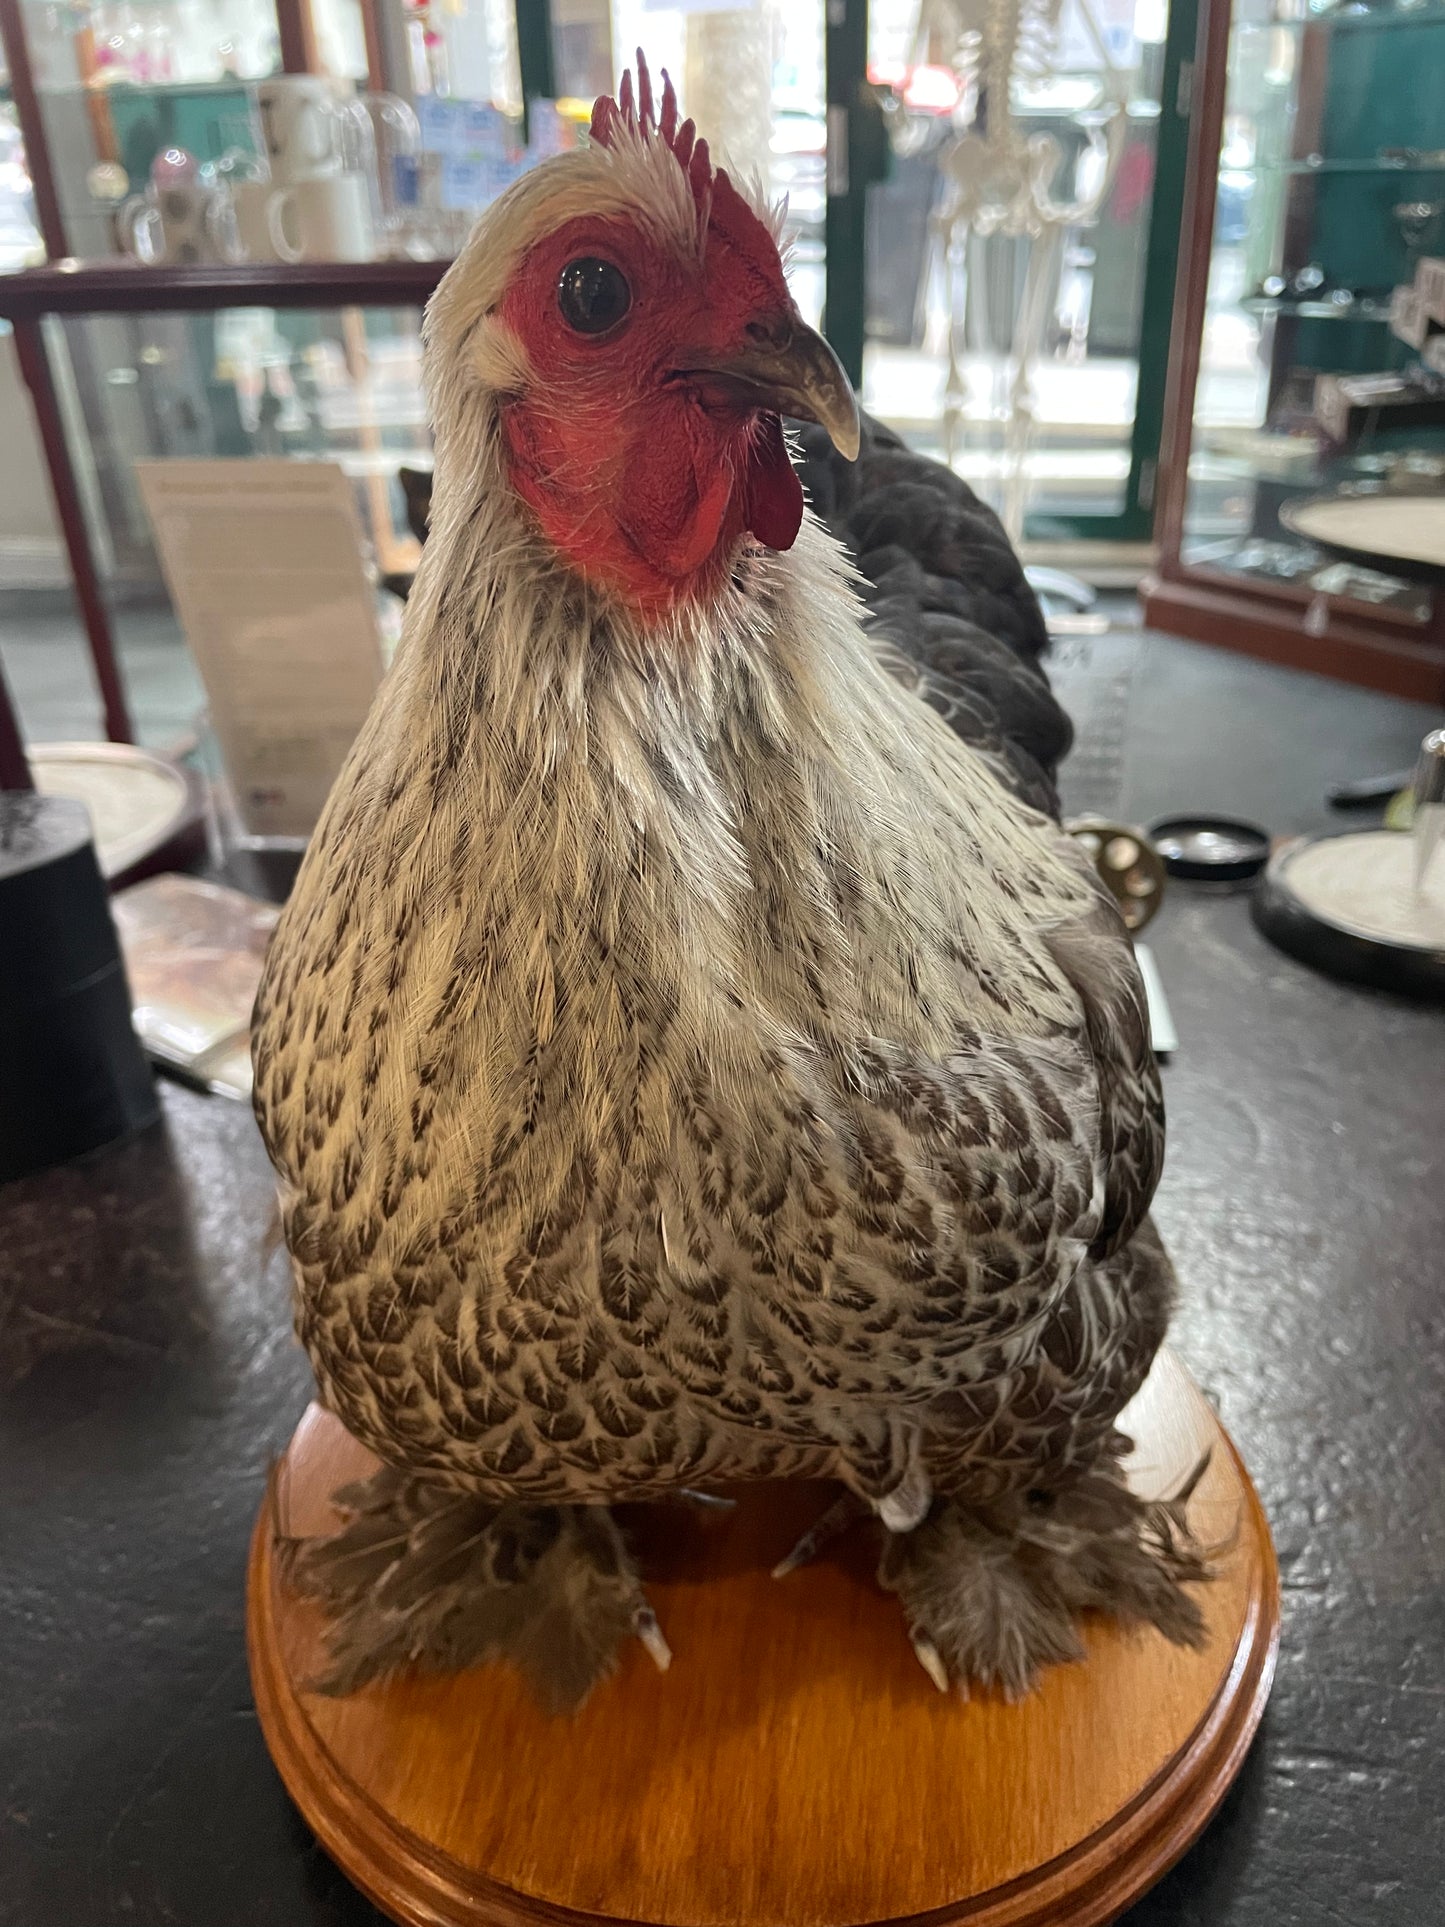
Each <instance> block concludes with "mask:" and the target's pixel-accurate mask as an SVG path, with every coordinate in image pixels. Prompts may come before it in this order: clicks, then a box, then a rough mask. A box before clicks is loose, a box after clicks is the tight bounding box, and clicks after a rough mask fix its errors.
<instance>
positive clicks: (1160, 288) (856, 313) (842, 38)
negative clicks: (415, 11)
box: [515, 0, 1200, 542]
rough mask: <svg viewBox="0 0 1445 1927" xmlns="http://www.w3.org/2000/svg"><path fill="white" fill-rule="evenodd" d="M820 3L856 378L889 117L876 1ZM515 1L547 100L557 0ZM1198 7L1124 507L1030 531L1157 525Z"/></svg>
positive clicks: (1179, 102)
mask: <svg viewBox="0 0 1445 1927" xmlns="http://www.w3.org/2000/svg"><path fill="white" fill-rule="evenodd" d="M822 4H823V6H824V8H825V25H824V34H825V39H824V58H825V67H826V84H825V91H826V99H827V115H828V129H827V139H828V201H827V211H826V216H825V225H824V240H825V247H826V262H825V270H824V272H825V297H824V302H825V305H824V326H825V328H826V330H827V334H828V339H829V340H830V341H831V342H832V344H833V346H834V348H835V349H836V350H837V352H838V355H839V358H840V359H841V361H842V363H843V366H844V367H845V368H846V369H847V371H848V373H849V375H850V376H851V378H852V380H853V382H854V384H855V386H856V385H859V384H861V382H862V378H863V343H864V334H865V318H866V313H867V304H866V285H865V276H866V272H867V249H866V219H867V207H868V183H869V181H870V180H873V179H877V178H878V177H879V171H880V169H879V146H878V143H879V136H880V121H879V116H878V110H877V107H876V105H874V103H873V102H872V99H871V96H870V95H869V92H868V0H822ZM515 5H516V17H517V54H518V60H519V63H520V66H521V75H522V96H523V99H524V100H529V101H530V100H537V99H550V98H551V97H552V96H553V94H554V93H555V91H556V84H555V79H554V75H555V65H554V61H553V54H552V9H551V4H550V0H515ZM1199 5H1200V0H1171V4H1170V8H1169V26H1168V31H1167V34H1166V37H1165V43H1164V70H1163V77H1162V79H1161V81H1160V110H1159V134H1158V140H1157V142H1156V145H1155V158H1154V188H1153V193H1152V196H1151V198H1150V204H1149V241H1148V246H1147V249H1146V251H1145V257H1144V288H1143V295H1142V299H1141V311H1140V319H1139V386H1138V394H1137V399H1136V401H1135V411H1134V433H1133V437H1132V440H1131V444H1130V456H1129V479H1128V484H1127V488H1126V493H1125V501H1124V507H1123V509H1122V510H1119V511H1117V512H1115V513H1112V514H1103V515H1070V516H1040V517H1035V518H1031V520H1030V523H1029V534H1030V535H1031V536H1037V537H1039V538H1042V539H1048V538H1050V537H1052V538H1055V539H1059V538H1069V539H1077V538H1080V537H1086V538H1092V539H1095V540H1098V541H1112V542H1143V541H1147V540H1148V539H1149V537H1150V535H1151V534H1152V532H1153V527H1154V495H1155V480H1156V475H1157V470H1158V461H1159V443H1160V438H1161V436H1162V434H1163V430H1164V399H1165V382H1166V378H1167V371H1168V359H1169V321H1170V315H1171V313H1172V310H1173V305H1174V278H1175V273H1176V271H1177V269H1178V265H1179V233H1180V224H1181V220H1182V216H1183V209H1184V170H1185V158H1186V154H1187V149H1188V133H1189V108H1190V101H1191V97H1192V95H1193V92H1194V86H1193V80H1194V46H1195V33H1196V29H1197V26H1198V19H1199Z"/></svg>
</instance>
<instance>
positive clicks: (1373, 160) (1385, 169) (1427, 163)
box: [1240, 48, 1445, 180]
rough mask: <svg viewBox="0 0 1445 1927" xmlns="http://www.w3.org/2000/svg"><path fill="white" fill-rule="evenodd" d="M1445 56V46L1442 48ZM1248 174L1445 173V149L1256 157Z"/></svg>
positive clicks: (1316, 176) (1247, 169)
mask: <svg viewBox="0 0 1445 1927" xmlns="http://www.w3.org/2000/svg"><path fill="white" fill-rule="evenodd" d="M1441 52H1442V57H1445V48H1442V50H1441ZM1240 171H1242V172H1244V173H1246V174H1304V175H1308V176H1309V177H1310V178H1311V179H1312V180H1313V179H1317V178H1320V177H1322V176H1328V175H1335V174H1445V153H1435V152H1431V153H1428V154H1421V155H1420V156H1419V158H1418V159H1415V160H1407V159H1404V158H1400V159H1396V158H1395V157H1394V156H1393V155H1389V156H1386V155H1383V154H1359V155H1354V154H1347V155H1343V156H1341V157H1340V158H1339V159H1332V158H1331V157H1330V156H1328V155H1324V154H1306V155H1304V156H1303V157H1302V158H1300V159H1297V160H1282V161H1256V162H1255V164H1254V166H1253V167H1252V168H1244V169H1243V170H1240Z"/></svg>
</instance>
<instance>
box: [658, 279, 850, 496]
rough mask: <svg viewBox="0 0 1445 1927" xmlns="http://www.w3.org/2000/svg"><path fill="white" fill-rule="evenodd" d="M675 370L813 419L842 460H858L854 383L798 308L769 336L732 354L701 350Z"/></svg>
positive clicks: (750, 400) (743, 397)
mask: <svg viewBox="0 0 1445 1927" xmlns="http://www.w3.org/2000/svg"><path fill="white" fill-rule="evenodd" d="M679 372H683V373H696V374H698V375H705V376H707V377H708V378H709V379H710V380H712V381H714V382H721V383H723V384H725V385H726V386H728V387H730V388H731V389H733V390H734V391H735V392H736V393H737V395H738V397H739V399H740V400H741V401H743V402H745V403H751V404H752V405H753V406H755V407H763V408H771V409H773V410H775V411H776V412H777V413H778V414H780V415H791V416H793V417H795V418H797V419H800V420H802V421H809V422H817V424H818V425H819V427H820V428H824V429H826V430H827V432H828V439H829V440H830V441H831V442H832V444H833V446H834V448H836V449H837V451H838V453H839V454H840V455H841V456H842V457H843V458H844V460H845V461H849V462H856V461H857V459H858V451H859V448H860V446H861V444H862V424H861V421H860V419H859V414H858V398H857V396H856V395H855V394H854V393H853V384H852V383H851V382H850V381H849V379H848V375H847V371H846V370H845V369H844V367H843V364H842V362H841V361H839V359H838V357H837V355H836V354H834V352H833V350H832V349H831V348H830V347H829V346H828V343H827V342H826V341H825V340H824V339H823V337H822V335H820V334H819V333H818V331H817V330H816V329H815V328H810V327H809V326H808V325H807V323H806V322H805V321H803V320H802V319H801V318H800V317H799V315H798V312H797V310H796V308H794V309H792V310H791V312H790V313H788V314H786V315H784V316H782V317H780V318H779V319H778V321H777V323H776V324H775V327H774V330H773V338H772V339H766V338H765V339H763V340H761V341H756V342H750V343H749V344H748V345H747V346H745V347H743V348H740V349H739V350H737V351H736V352H733V353H725V354H717V353H715V352H709V353H707V354H699V355H697V356H696V357H691V358H689V359H688V360H687V361H686V362H685V363H684V364H683V367H682V369H681V370H680V371H679Z"/></svg>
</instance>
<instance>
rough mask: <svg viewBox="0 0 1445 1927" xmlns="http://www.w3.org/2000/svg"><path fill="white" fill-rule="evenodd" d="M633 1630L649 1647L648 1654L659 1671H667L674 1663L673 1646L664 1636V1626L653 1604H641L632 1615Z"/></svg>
mask: <svg viewBox="0 0 1445 1927" xmlns="http://www.w3.org/2000/svg"><path fill="white" fill-rule="evenodd" d="M632 1630H633V1632H635V1633H636V1634H637V1637H638V1638H639V1639H640V1640H641V1641H642V1643H643V1645H644V1646H645V1647H646V1648H647V1651H648V1655H649V1657H650V1658H651V1660H652V1663H653V1665H654V1666H655V1667H656V1668H657V1670H658V1672H659V1673H665V1672H666V1671H667V1669H668V1667H669V1666H671V1664H672V1648H671V1647H670V1646H669V1645H668V1643H667V1641H666V1640H665V1639H664V1638H663V1636H662V1628H661V1626H659V1625H658V1623H657V1614H656V1613H655V1612H654V1611H653V1610H652V1608H651V1606H639V1607H638V1608H637V1611H636V1612H635V1613H634V1614H633V1616H632Z"/></svg>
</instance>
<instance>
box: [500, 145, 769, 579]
mask: <svg viewBox="0 0 1445 1927" xmlns="http://www.w3.org/2000/svg"><path fill="white" fill-rule="evenodd" d="M586 256H597V257H600V258H602V259H604V260H608V261H611V262H612V263H613V264H614V265H615V266H616V267H618V268H619V269H620V270H621V271H622V273H623V275H624V276H625V277H626V279H627V282H628V285H629V287H630V288H631V290H632V306H631V308H630V309H629V310H628V312H627V314H626V316H625V317H624V318H623V320H622V321H620V322H619V323H618V324H617V325H616V326H615V327H614V328H612V329H611V330H609V331H608V332H607V333H606V334H602V335H583V334H577V333H576V332H574V330H573V329H571V328H570V327H569V326H568V325H567V323H566V322H565V321H564V320H563V318H562V315H561V311H560V309H559V307H558V302H557V283H558V278H559V276H560V275H561V272H562V269H563V268H564V267H565V266H566V265H567V263H568V262H569V261H575V260H577V259H579V258H582V257H586ZM794 313H795V310H794V308H793V303H792V299H791V297H790V295H789V293H788V289H787V284H786V282H785V281H784V278H783V269H782V263H781V261H780V260H779V258H778V250H777V247H776V246H775V244H774V242H773V239H772V236H771V235H770V234H769V233H768V231H767V229H766V228H765V227H764V226H763V224H762V222H761V221H760V220H759V219H758V218H757V216H756V215H755V214H754V213H753V212H752V210H751V208H749V207H748V206H747V204H746V202H745V201H743V199H742V198H741V196H740V195H739V194H738V193H737V191H736V189H735V188H734V187H733V186H732V184H731V182H730V181H728V179H727V176H726V175H725V174H723V173H719V174H718V176H717V177H716V181H715V183H714V188H713V196H712V206H711V218H710V221H709V225H708V233H707V245H706V248H705V249H704V251H703V259H702V261H701V263H700V264H698V263H693V264H691V265H690V264H688V263H687V262H685V261H684V260H683V259H681V258H680V256H679V255H678V253H677V252H676V250H675V249H673V248H670V247H669V246H668V245H667V243H666V242H664V241H660V240H656V239H654V238H652V237H651V236H649V235H648V234H647V233H646V232H645V231H644V230H643V229H641V228H640V227H638V226H637V225H636V224H634V223H633V222H631V221H628V220H626V219H623V218H619V217H610V218H607V219H592V218H589V217H585V216H584V217H580V218H578V219H577V220H574V221H569V222H568V223H567V224H566V225H565V226H564V227H562V228H559V229H558V230H557V231H556V232H555V233H553V234H550V235H548V236H547V237H546V238H545V240H543V241H540V242H539V243H538V244H537V245H536V247H534V248H533V249H532V251H531V253H530V254H528V255H527V256H526V258H525V259H524V260H523V262H522V265H521V268H520V270H519V272H518V273H517V275H516V276H515V277H514V279H513V281H512V284H511V286H510V287H509V289H508V291H507V293H506V296H505V297H504V299H503V301H502V304H501V309H500V318H501V320H502V321H503V322H504V324H505V325H506V326H507V327H508V328H509V329H511V330H512V332H513V333H515V334H516V336H517V337H518V339H519V340H520V341H521V342H522V344H523V346H524V347H525V349H526V353H527V358H528V362H529V364H530V367H531V369H532V373H533V377H534V379H533V380H532V381H531V383H529V385H528V390H527V392H526V393H525V394H524V395H522V396H520V397H519V398H518V399H517V400H515V401H511V402H508V403H507V404H506V405H505V406H504V408H503V411H502V428H503V437H504V445H505V450H506V456H507V460H508V465H509V468H510V472H511V479H512V482H513V485H514V486H515V487H516V489H517V492H518V493H519V494H520V495H521V497H522V499H523V500H524V501H525V502H526V503H527V505H528V507H529V508H530V509H531V511H532V513H533V514H534V515H535V516H536V518H537V521H538V523H539V524H540V526H541V529H542V531H543V533H544V534H545V535H546V536H547V538H548V540H549V541H550V542H551V543H552V544H553V546H554V547H555V548H556V549H557V551H558V552H559V554H560V555H561V556H562V557H563V559H564V560H565V561H566V562H567V563H568V564H569V565H570V566H571V567H572V568H573V569H575V570H576V571H577V572H578V574H580V575H582V576H583V577H585V578H586V579H587V580H588V581H589V582H592V583H595V584H597V585H598V586H600V587H603V588H605V589H607V590H609V591H611V592H613V593H615V594H619V595H620V596H622V597H623V598H624V599H625V600H626V601H627V602H629V603H630V604H631V605H632V606H633V608H634V609H635V610H636V611H637V612H638V613H639V614H641V615H644V616H658V615H664V614H666V613H667V612H668V611H670V610H671V609H673V608H674V607H676V606H677V604H678V603H680V602H682V601H685V600H689V599H698V600H706V599H708V598H710V597H711V596H713V595H715V594H716V593H717V592H718V590H719V589H720V588H721V587H722V586H723V585H724V584H725V582H726V580H727V577H728V573H729V571H730V568H731V565H732V561H733V558H734V556H735V554H736V552H737V549H738V545H739V544H740V542H742V540H743V539H744V538H745V536H747V535H748V534H752V535H754V536H756V537H757V539H758V540H759V541H761V542H764V543H766V544H767V545H768V546H769V547H770V548H775V549H786V548H790V547H791V546H792V543H793V541H794V539H795V538H796V536H797V533H798V528H799V525H800V523H801V520H802V514H803V493H802V488H801V486H800V485H799V482H798V479H797V476H796V475H795V473H794V471H793V467H792V464H791V463H790V462H789V460H788V454H787V449H786V447H785V446H784V442H783V434H782V427H781V424H780V422H779V420H778V417H777V416H776V415H775V414H771V413H768V412H766V411H765V410H763V409H760V408H757V407H749V406H747V405H746V404H745V403H743V402H742V401H740V400H739V399H738V397H737V396H736V395H729V394H728V393H727V392H726V390H725V388H724V386H723V384H722V383H721V382H716V381H714V382H712V383H711V384H710V383H709V381H708V379H707V377H706V376H702V375H696V374H688V375H682V374H680V373H678V371H679V370H681V369H686V368H688V367H689V366H690V365H695V363H696V362H700V361H710V360H716V359H720V358H723V357H726V356H727V355H729V354H736V353H740V352H745V351H746V350H747V349H748V348H750V347H755V346H756V344H757V342H758V340H759V339H760V334H759V331H763V332H766V331H768V330H770V329H771V328H774V327H776V326H777V325H778V324H779V323H780V322H781V321H782V320H783V319H784V317H789V318H791V317H792V316H793V315H794ZM750 329H751V330H752V331H753V332H752V333H750V332H749V330H750Z"/></svg>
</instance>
